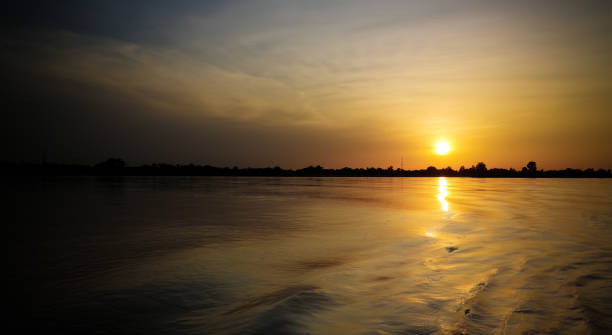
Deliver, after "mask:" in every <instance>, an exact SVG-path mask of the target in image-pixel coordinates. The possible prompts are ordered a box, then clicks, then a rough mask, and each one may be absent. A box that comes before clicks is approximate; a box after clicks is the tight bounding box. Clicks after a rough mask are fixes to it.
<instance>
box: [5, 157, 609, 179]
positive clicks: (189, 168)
mask: <svg viewBox="0 0 612 335" xmlns="http://www.w3.org/2000/svg"><path fill="white" fill-rule="evenodd" d="M0 171H2V173H3V174H4V175H30V176H35V175H38V176H105V175H110V176H270V177H272V176H274V177H487V178H611V177H612V173H611V171H610V170H609V169H608V170H603V169H599V170H594V169H586V170H580V169H569V168H568V169H565V170H548V171H544V170H538V169H537V165H536V163H535V162H529V163H527V165H526V166H525V167H523V168H522V169H521V170H520V171H519V170H515V169H512V168H510V169H498V168H494V169H487V166H486V164H485V163H483V162H479V163H478V164H476V165H472V166H471V167H470V168H465V167H463V166H462V167H461V168H459V170H454V169H453V168H451V167H450V166H449V167H446V168H442V169H438V168H436V167H434V166H429V167H428V168H426V169H421V170H403V169H394V168H393V166H389V167H388V168H386V169H382V168H373V167H370V168H356V169H353V168H349V167H344V168H341V169H325V168H323V167H322V166H320V165H317V166H309V167H306V168H303V169H297V170H285V169H281V168H280V167H278V166H276V167H266V168H250V167H249V168H238V167H233V168H230V167H215V166H210V165H194V164H187V165H171V164H151V165H141V166H127V165H126V164H125V162H124V161H123V160H122V159H119V158H109V159H108V160H106V161H104V162H101V163H99V164H95V165H93V166H91V165H77V164H54V163H44V164H15V163H11V162H0Z"/></svg>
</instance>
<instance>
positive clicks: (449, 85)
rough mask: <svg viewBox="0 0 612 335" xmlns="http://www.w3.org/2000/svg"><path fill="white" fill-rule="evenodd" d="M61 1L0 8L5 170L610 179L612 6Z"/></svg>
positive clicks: (595, 3) (563, 3)
mask: <svg viewBox="0 0 612 335" xmlns="http://www.w3.org/2000/svg"><path fill="white" fill-rule="evenodd" d="M62 3H63V4H61V5H58V4H56V3H54V2H51V1H47V2H42V3H40V4H39V3H37V2H33V1H23V2H19V4H15V5H7V4H3V5H2V20H1V22H2V23H1V24H0V25H1V28H2V29H1V33H0V38H1V41H2V51H1V56H0V57H1V58H0V60H1V62H2V81H3V86H6V87H5V88H4V94H3V96H5V98H3V100H4V101H3V105H4V107H3V108H2V109H3V115H4V120H5V121H4V122H3V123H4V128H8V129H7V130H5V131H3V133H4V134H5V135H6V134H8V135H9V139H8V140H3V141H2V145H1V146H0V148H2V153H3V154H2V157H0V159H3V160H6V159H10V160H16V161H19V162H25V161H30V162H40V160H41V157H42V155H43V153H45V152H46V156H47V159H48V160H50V161H56V162H75V163H87V164H91V163H96V162H99V161H102V160H104V159H106V158H108V157H111V156H113V157H121V158H123V159H125V160H126V162H127V163H128V164H130V165H136V164H145V163H153V162H167V163H195V164H211V165H216V166H234V165H237V166H239V167H247V166H251V167H265V166H276V165H278V166H281V167H283V168H301V167H304V166H308V165H317V164H320V165H323V166H325V167H333V168H340V167H344V166H350V167H369V166H375V167H387V166H389V165H393V166H395V167H399V165H400V160H401V157H403V162H404V164H403V167H404V168H405V169H416V168H425V167H427V166H429V165H435V166H437V167H446V166H452V167H453V168H458V167H459V166H461V165H465V166H471V165H472V164H475V163H477V162H479V161H484V162H485V163H487V166H489V167H502V168H509V167H514V168H520V167H522V166H524V165H525V164H526V162H528V161H530V160H535V161H537V163H538V167H542V168H545V169H559V168H566V167H573V168H587V167H593V168H606V169H608V168H612V148H611V145H612V2H611V1H356V0H355V1H328V0H325V1H286V0H279V1H125V2H113V1H94V2H86V1H64V2H62ZM7 120H8V121H7ZM13 120H14V121H13ZM11 125H12V126H11ZM3 137H4V136H3ZM439 141H446V142H448V143H449V145H450V148H451V149H450V152H449V153H448V154H446V155H436V153H435V151H434V148H435V145H436V143H437V142H439Z"/></svg>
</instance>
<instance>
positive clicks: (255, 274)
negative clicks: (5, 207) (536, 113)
mask: <svg viewBox="0 0 612 335" xmlns="http://www.w3.org/2000/svg"><path fill="white" fill-rule="evenodd" d="M16 214H17V223H18V224H19V225H20V228H19V229H17V230H16V232H14V234H15V237H16V239H15V241H17V246H16V247H15V248H16V250H17V252H15V257H14V259H15V260H16V263H17V264H16V269H15V270H14V273H13V275H16V279H17V280H18V281H19V282H20V285H21V286H22V287H23V290H22V291H19V292H18V294H19V295H20V300H21V305H23V306H22V307H21V310H22V311H23V312H24V313H25V314H27V315H28V318H29V320H27V321H26V323H25V324H24V328H26V329H27V328H38V329H40V330H46V331H47V332H63V333H72V332H80V333H144V334H150V333H173V334H462V333H465V334H525V333H528V334H549V333H551V334H589V333H593V334H605V333H609V331H610V329H612V180H585V179H563V180H554V179H535V180H534V179H468V178H463V179H453V178H446V179H444V178H440V179H438V178H422V179H421V178H407V179H401V178H391V179H388V178H312V179H309V178H295V179H294V178H206V177H197V178H185V177H176V178H173V177H164V178H140V177H136V178H111V179H104V178H66V179H51V180H47V181H45V182H44V183H41V182H40V181H24V182H20V183H19V186H18V188H17V192H16Z"/></svg>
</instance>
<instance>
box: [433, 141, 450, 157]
mask: <svg viewBox="0 0 612 335" xmlns="http://www.w3.org/2000/svg"><path fill="white" fill-rule="evenodd" d="M449 151H450V145H448V143H446V142H438V143H437V144H436V153H437V154H438V155H446V154H447V153H448V152H449Z"/></svg>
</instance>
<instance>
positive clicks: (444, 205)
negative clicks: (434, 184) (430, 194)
mask: <svg viewBox="0 0 612 335" xmlns="http://www.w3.org/2000/svg"><path fill="white" fill-rule="evenodd" d="M438 182H439V184H440V193H438V200H440V203H441V204H442V210H443V211H445V212H448V201H446V199H445V198H446V196H447V195H448V191H447V189H446V185H447V183H446V178H444V177H440V179H439V180H438Z"/></svg>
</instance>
